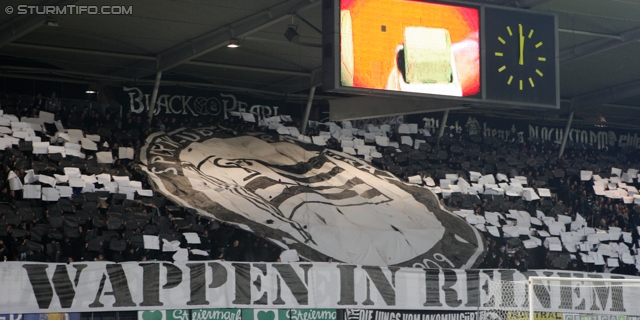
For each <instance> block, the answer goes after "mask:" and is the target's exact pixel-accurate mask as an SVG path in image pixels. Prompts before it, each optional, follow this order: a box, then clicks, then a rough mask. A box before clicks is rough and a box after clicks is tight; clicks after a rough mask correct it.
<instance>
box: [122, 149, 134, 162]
mask: <svg viewBox="0 0 640 320" xmlns="http://www.w3.org/2000/svg"><path fill="white" fill-rule="evenodd" d="M134 155H135V153H134V151H133V148H123V147H120V148H118V158H120V159H132V160H133V158H134Z"/></svg>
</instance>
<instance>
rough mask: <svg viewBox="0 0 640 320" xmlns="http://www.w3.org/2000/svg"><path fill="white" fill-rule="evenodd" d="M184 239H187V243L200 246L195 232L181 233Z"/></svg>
mask: <svg viewBox="0 0 640 320" xmlns="http://www.w3.org/2000/svg"><path fill="white" fill-rule="evenodd" d="M183 235H184V237H185V239H187V243H193V244H200V237H198V234H197V233H195V232H185V233H183Z"/></svg>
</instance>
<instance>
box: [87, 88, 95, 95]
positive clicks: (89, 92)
mask: <svg viewBox="0 0 640 320" xmlns="http://www.w3.org/2000/svg"><path fill="white" fill-rule="evenodd" d="M85 93H88V94H92V93H97V92H96V91H95V90H91V89H87V91H85Z"/></svg>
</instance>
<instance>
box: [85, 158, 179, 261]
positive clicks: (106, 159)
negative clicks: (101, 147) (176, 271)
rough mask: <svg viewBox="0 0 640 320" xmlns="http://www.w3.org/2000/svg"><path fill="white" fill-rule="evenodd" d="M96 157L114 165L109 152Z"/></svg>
mask: <svg viewBox="0 0 640 320" xmlns="http://www.w3.org/2000/svg"><path fill="white" fill-rule="evenodd" d="M96 157H97V158H98V163H113V155H112V154H111V152H109V151H103V152H97V153H96ZM185 250H186V249H185Z"/></svg>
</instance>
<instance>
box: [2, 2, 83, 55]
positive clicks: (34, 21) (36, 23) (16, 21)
mask: <svg viewBox="0 0 640 320" xmlns="http://www.w3.org/2000/svg"><path fill="white" fill-rule="evenodd" d="M76 1H77V0H47V1H44V2H41V3H40V4H38V5H37V6H59V7H63V6H66V5H69V4H72V3H74V2H76ZM9 7H11V6H8V7H7V8H9ZM12 8H13V7H12ZM46 21H47V16H46V15H42V14H31V15H24V16H20V15H18V16H16V17H15V18H12V19H11V20H9V21H7V22H5V23H3V24H2V25H0V48H2V47H4V46H6V45H7V44H9V43H11V42H13V41H15V40H16V39H19V38H21V37H22V36H24V35H26V34H28V33H29V32H31V31H33V30H35V29H38V28H39V27H41V26H42V25H43V24H44V23H45V22H46Z"/></svg>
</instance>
